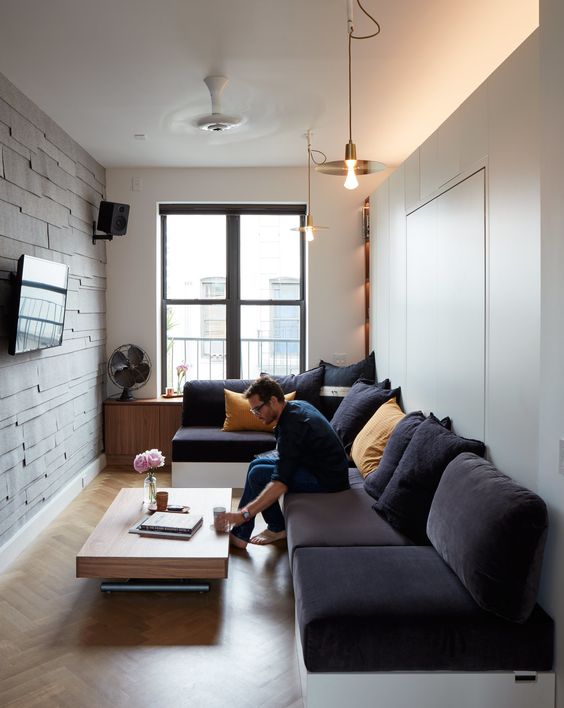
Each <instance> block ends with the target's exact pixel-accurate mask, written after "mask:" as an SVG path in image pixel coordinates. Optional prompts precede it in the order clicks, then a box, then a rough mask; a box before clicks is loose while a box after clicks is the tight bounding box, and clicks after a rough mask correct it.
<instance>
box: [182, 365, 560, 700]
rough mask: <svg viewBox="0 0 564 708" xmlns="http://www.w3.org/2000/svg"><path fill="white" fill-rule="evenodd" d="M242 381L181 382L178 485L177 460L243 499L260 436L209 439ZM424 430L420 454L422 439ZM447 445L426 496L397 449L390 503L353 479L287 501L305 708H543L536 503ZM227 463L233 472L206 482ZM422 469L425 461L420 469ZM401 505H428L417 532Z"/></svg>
mask: <svg viewBox="0 0 564 708" xmlns="http://www.w3.org/2000/svg"><path fill="white" fill-rule="evenodd" d="M314 371H315V370H314ZM302 376H303V375H302ZM315 376H316V377H317V378H316V379H315V381H316V382H317V381H320V380H322V379H321V377H320V374H319V373H316V375H315ZM313 379H314V377H312V376H310V377H309V379H308V377H306V378H305V383H304V381H303V380H302V382H301V383H302V384H303V385H304V388H303V389H302V391H301V395H299V394H298V395H297V398H300V397H304V398H305V397H307V396H310V395H311V390H313V389H309V388H308V386H307V385H305V384H306V383H312V381H313ZM249 383H250V382H248V381H242V380H231V381H216V382H189V383H188V384H187V385H186V387H185V391H184V413H183V427H182V428H181V429H180V430H179V431H178V433H177V434H176V435H175V437H174V440H173V475H174V464H175V462H176V463H177V464H178V463H182V464H185V463H186V462H188V463H189V464H190V465H192V469H193V470H196V469H204V472H203V473H202V474H201V475H200V478H201V479H202V483H201V484H200V485H199V486H227V484H226V482H228V481H229V480H230V479H231V480H232V481H233V483H232V484H231V483H229V486H242V481H243V480H244V472H245V470H246V467H247V465H248V462H249V461H250V459H252V457H253V456H254V455H255V454H257V453H259V452H263V451H266V450H268V449H272V448H273V446H274V438H273V436H272V435H271V434H270V433H240V434H237V433H223V431H221V430H220V428H221V425H222V423H223V417H224V405H223V389H224V388H230V389H231V390H235V391H243V390H244V389H245V388H246V386H247V385H248V384H249ZM296 383H297V382H296V381H295V380H294V381H291V380H289V377H288V380H287V381H285V382H284V387H285V390H298V386H296ZM292 385H293V386H294V389H291V386H292ZM315 385H317V383H316V384H315ZM313 388H315V387H313ZM317 403H318V407H319V405H320V403H319V400H318V401H317ZM417 417H418V418H419V421H418V423H421V422H422V421H423V420H427V421H429V420H430V418H425V416H423V415H422V414H412V415H411V416H408V417H407V419H404V420H406V424H405V425H404V428H407V427H409V425H410V424H411V425H413V419H414V418H417ZM439 424H440V425H443V426H444V427H445V429H446V428H448V425H447V423H446V422H445V421H442V422H439V421H437V420H436V419H433V420H431V422H430V423H426V426H425V427H426V428H433V426H435V428H436V427H437V426H438V425H439ZM420 432H421V434H420V437H421V439H422V448H421V449H423V450H425V449H426V448H425V445H428V444H429V443H428V439H426V438H425V435H428V431H424V430H423V429H422V430H421V431H420ZM411 434H412V433H411ZM440 435H441V431H439V437H440ZM444 437H445V438H448V441H449V442H448V445H447V444H445V445H446V447H445V449H447V448H448V451H449V456H448V457H445V458H444V459H445V460H447V459H448V464H446V467H445V469H444V471H443V470H441V472H442V474H441V475H440V476H439V478H438V479H436V480H435V481H434V483H433V486H432V487H427V488H426V487H425V486H424V485H423V486H421V482H420V480H419V481H418V480H415V487H414V488H412V489H411V490H410V489H409V486H410V484H413V478H414V475H416V473H417V469H418V467H419V466H418V464H417V460H415V461H414V460H407V461H406V459H405V455H406V451H405V452H403V454H401V455H400V453H402V449H400V450H399V452H398V451H397V450H395V449H392V448H394V444H395V443H393V442H392V444H391V445H390V451H389V452H390V454H389V455H388V457H389V458H392V457H393V456H394V454H395V455H396V457H397V456H398V455H400V457H403V458H404V459H403V463H402V464H403V466H404V468H405V469H407V473H406V475H407V476H406V479H407V482H406V481H405V480H401V479H400V482H399V483H396V487H395V488H394V489H393V490H392V492H393V493H390V492H389V490H388V493H387V494H385V492H386V486H389V484H390V482H388V485H385V484H382V485H381V487H382V488H378V485H377V484H375V483H373V484H372V486H371V485H370V484H368V483H367V482H365V480H363V478H362V477H361V475H360V474H359V472H358V471H357V470H356V469H355V468H351V469H350V473H349V476H350V482H351V488H350V489H349V490H347V491H344V492H338V493H334V494H289V495H286V498H285V499H284V513H285V517H286V525H287V533H288V553H289V561H290V566H291V571H292V577H293V584H294V594H295V602H296V642H297V649H298V661H299V664H300V671H301V678H302V682H303V690H304V697H305V705H306V706H307V708H317V707H319V708H321V706H323V708H331V707H332V706H335V708H336V707H337V706H339V707H340V706H342V705H347V706H350V707H351V708H368V707H369V706H378V707H381V708H407V707H408V706H409V708H411V707H412V706H417V707H418V708H451V707H452V708H455V707H456V708H459V707H462V708H470V707H472V708H504V707H505V706H506V707H507V708H532V707H533V706H534V707H535V708H549V707H552V706H554V695H555V689H554V674H553V673H552V666H553V635H554V627H553V621H552V619H551V618H550V617H549V616H548V615H547V614H546V612H544V610H543V609H542V608H541V607H540V606H539V605H537V604H536V596H537V591H538V584H539V577H540V571H541V564H542V554H543V548H544V542H545V538H546V533H547V526H548V520H547V511H546V506H545V504H544V502H543V501H542V500H541V499H540V498H539V497H538V496H537V495H535V494H534V493H532V492H530V491H529V490H527V489H525V488H523V487H521V486H520V485H518V484H516V483H515V482H513V481H512V480H511V479H510V478H509V477H507V476H506V475H504V474H502V473H501V472H499V471H498V470H496V469H495V467H493V465H491V464H490V463H489V462H487V461H486V460H484V459H483V458H482V457H481V456H480V454H475V453H474V452H468V451H466V452H461V453H460V454H455V453H456V446H454V447H453V443H452V440H453V439H454V438H453V434H450V433H449V434H447V433H444ZM454 437H456V436H454ZM462 440H464V439H462ZM396 442H397V441H396ZM470 442H476V441H470ZM402 444H403V443H402ZM449 446H450V447H449ZM396 447H397V445H396ZM412 447H413V446H412ZM400 448H401V446H400ZM404 449H405V445H404ZM409 449H410V450H411V448H409ZM464 449H474V448H473V447H472V446H470V448H468V447H466V448H464ZM482 449H483V446H482ZM386 450H387V448H386ZM385 452H386V451H385ZM392 453H393V454H392ZM421 454H422V457H426V455H425V454H424V453H421ZM412 456H413V455H412ZM408 457H409V456H408ZM210 463H211V465H210ZM234 463H238V464H239V469H238V471H237V473H236V474H232V472H231V471H230V472H229V474H228V476H227V477H225V476H223V477H222V476H221V473H220V474H219V477H217V478H215V477H213V475H215V474H216V473H217V471H218V470H220V469H221V467H222V466H225V465H227V466H229V465H233V464H234ZM386 464H387V461H386V460H385V459H383V460H382V465H383V467H386ZM394 464H395V465H399V460H398V459H396V460H394ZM410 464H411V468H410ZM427 464H428V461H426V460H425V459H421V465H420V467H421V469H425V467H426V465H427ZM194 474H195V473H194V472H192V473H190V474H189V475H188V478H186V477H182V475H178V476H177V480H175V479H174V476H173V484H175V485H176V486H190V484H191V483H192V480H193V479H194ZM373 474H378V473H373ZM210 475H212V477H211V478H210ZM410 475H411V476H410ZM370 476H371V475H369V477H368V478H367V479H369V478H370ZM196 477H198V475H196ZM375 479H377V478H374V480H375ZM391 479H394V476H393V470H392V474H391ZM178 480H181V481H180V483H178ZM214 480H215V482H217V481H219V483H213V482H214ZM235 480H238V483H235ZM390 481H391V480H390ZM418 484H419V487H418V486H417V485H418ZM392 486H393V485H392ZM367 489H368V491H367ZM368 492H370V494H369V493H368ZM410 493H411V498H410V500H409V499H408V504H407V508H408V510H409V504H410V503H411V504H413V503H414V500H415V502H417V499H423V500H424V504H423V506H424V508H423V510H421V509H416V508H414V509H413V519H414V520H415V521H417V523H415V521H414V522H413V523H412V524H410V520H411V519H410V518H404V519H403V520H402V518H401V513H400V512H401V508H400V507H401V503H404V502H405V499H404V498H403V497H402V495H407V496H408V497H409V494H410ZM398 499H399V502H398ZM400 502H401V503H400ZM409 516H411V512H410V514H409ZM421 524H423V526H421ZM406 529H408V530H409V532H410V533H409V534H407V533H406Z"/></svg>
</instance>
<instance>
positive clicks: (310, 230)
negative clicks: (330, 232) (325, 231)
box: [305, 226, 315, 241]
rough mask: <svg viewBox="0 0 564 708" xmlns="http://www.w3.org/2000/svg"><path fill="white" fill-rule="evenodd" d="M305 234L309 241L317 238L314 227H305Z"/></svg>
mask: <svg viewBox="0 0 564 708" xmlns="http://www.w3.org/2000/svg"><path fill="white" fill-rule="evenodd" d="M305 234H306V239H307V240H308V241H313V239H314V238H315V236H314V235H313V227H311V226H306V227H305Z"/></svg>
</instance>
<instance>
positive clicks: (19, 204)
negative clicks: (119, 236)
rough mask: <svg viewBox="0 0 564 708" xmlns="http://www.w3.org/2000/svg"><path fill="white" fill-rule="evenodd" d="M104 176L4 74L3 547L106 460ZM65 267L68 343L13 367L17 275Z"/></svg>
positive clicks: (0, 261) (0, 223)
mask: <svg viewBox="0 0 564 708" xmlns="http://www.w3.org/2000/svg"><path fill="white" fill-rule="evenodd" d="M105 181H106V175H105V170H104V168H103V167H102V166H101V165H99V164H98V163H97V162H96V161H95V160H94V159H93V158H92V157H91V156H90V155H88V153H87V152H86V151H85V150H84V149H83V148H82V147H81V146H80V145H78V144H77V143H75V142H74V141H73V140H72V138H71V137H70V136H69V135H67V134H66V133H65V132H64V131H63V130H62V129H61V128H60V127H59V126H58V125H56V124H55V123H54V122H53V121H52V120H51V118H49V117H48V116H47V115H45V114H44V113H43V112H42V111H41V110H40V109H39V108H38V107H37V106H36V105H35V104H33V103H32V102H31V101H30V100H29V99H28V98H27V97H26V96H24V95H23V94H22V93H21V92H20V91H19V90H18V89H17V88H16V87H15V86H14V85H13V84H11V83H10V82H9V81H8V80H7V79H6V78H5V77H4V76H3V75H2V74H0V547H1V546H2V545H3V544H4V543H5V542H6V541H8V540H9V539H10V538H11V537H12V536H13V535H14V534H15V532H16V531H17V530H18V529H19V528H20V527H21V526H22V525H23V524H24V523H26V522H27V521H29V520H30V519H31V518H32V517H33V515H34V514H36V513H37V512H38V511H39V510H40V509H41V507H42V505H43V504H45V502H47V501H48V500H49V499H50V498H51V497H53V496H54V495H55V494H57V492H58V491H59V490H61V489H62V488H63V487H64V486H65V485H67V484H68V482H70V481H71V480H72V479H73V478H74V477H76V476H78V475H79V474H80V472H81V470H83V468H84V467H85V466H86V465H88V463H90V462H91V461H92V460H94V459H96V458H97V457H98V455H99V454H100V453H101V451H102V401H103V399H104V396H105V376H104V372H105V340H106V312H105V290H106V246H105V243H104V242H98V243H97V244H96V245H93V244H92V222H93V221H94V220H95V219H96V216H97V211H98V204H99V202H100V200H101V199H102V198H103V197H104V192H105ZM23 253H25V254H29V255H34V256H37V257H39V258H46V259H50V260H55V261H58V262H62V263H66V264H67V265H68V266H69V267H70V279H69V296H68V301H67V316H66V319H65V331H64V336H63V344H62V346H60V347H55V348H53V349H47V350H44V351H42V352H34V353H29V354H20V355H17V356H15V357H13V356H9V355H8V353H7V351H8V339H7V324H6V318H7V315H8V301H9V297H10V292H11V290H10V288H11V286H10V273H15V271H16V264H17V259H18V258H19V256H21V255H22V254H23Z"/></svg>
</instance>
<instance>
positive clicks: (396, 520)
mask: <svg viewBox="0 0 564 708" xmlns="http://www.w3.org/2000/svg"><path fill="white" fill-rule="evenodd" d="M485 450H486V448H485V445H484V443H483V442H481V441H480V440H471V439H469V438H463V437H460V436H459V435H456V434H455V433H453V432H452V431H450V430H447V428H445V427H444V426H443V425H441V422H440V421H439V420H437V418H435V416H434V415H432V414H431V415H430V416H429V417H428V418H427V419H426V420H424V421H423V422H422V423H421V425H420V426H419V427H418V428H417V430H416V431H415V433H414V434H413V437H412V438H411V441H410V443H409V445H408V446H407V448H406V450H405V452H404V453H403V455H402V458H401V460H400V461H399V464H398V466H397V468H396V471H395V472H394V474H393V476H392V478H391V479H390V481H389V482H388V485H387V487H386V489H384V491H383V493H382V496H381V497H380V499H378V501H377V502H376V503H375V504H374V509H375V510H376V511H378V512H379V513H380V514H382V515H383V516H384V518H385V519H387V520H388V521H389V522H390V523H391V524H392V526H393V527H394V528H396V529H397V530H398V531H400V532H401V533H403V534H405V535H406V536H409V538H411V539H412V540H413V541H414V542H415V543H428V539H427V534H426V527H427V517H428V516H429V509H430V508H431V503H432V501H433V496H434V495H435V491H436V489H437V487H438V485H439V482H440V480H441V475H442V474H443V472H444V471H445V468H446V466H447V465H448V464H449V462H452V460H454V458H455V457H456V456H457V455H459V454H460V453H461V452H474V453H476V454H478V455H483V454H484V453H485Z"/></svg>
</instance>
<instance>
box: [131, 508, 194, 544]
mask: <svg viewBox="0 0 564 708" xmlns="http://www.w3.org/2000/svg"><path fill="white" fill-rule="evenodd" d="M202 522H203V518H202V517H201V516H198V515H197V514H170V513H167V512H166V511H158V512H157V513H156V514H153V515H152V516H145V517H143V518H142V519H141V521H138V522H137V523H136V524H135V526H132V527H131V528H130V529H129V533H136V534H139V535H140V536H155V537H157V538H184V539H187V538H192V536H193V535H194V534H195V533H196V531H197V530H198V529H199V528H200V526H201V525H202Z"/></svg>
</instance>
